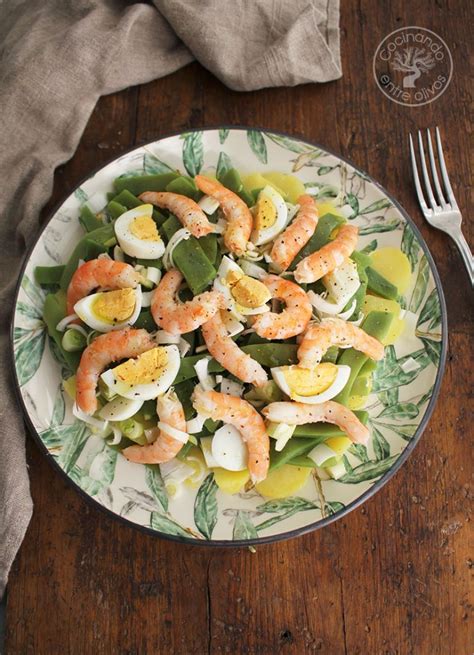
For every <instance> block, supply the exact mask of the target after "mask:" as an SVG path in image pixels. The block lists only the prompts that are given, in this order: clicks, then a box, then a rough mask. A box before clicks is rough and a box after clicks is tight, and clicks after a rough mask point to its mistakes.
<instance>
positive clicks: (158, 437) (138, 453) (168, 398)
mask: <svg viewBox="0 0 474 655" xmlns="http://www.w3.org/2000/svg"><path fill="white" fill-rule="evenodd" d="M156 411H157V414H158V418H159V420H160V422H161V428H158V427H156V428H153V436H154V437H155V440H154V441H153V443H150V444H148V445H146V446H138V445H136V446H129V447H128V448H125V450H123V451H122V453H123V454H124V455H125V457H126V458H127V459H128V460H129V461H130V462H136V463H137V464H163V463H164V462H169V461H170V459H173V457H175V456H176V455H177V454H178V453H179V451H180V450H181V448H182V447H183V442H182V441H180V440H179V439H175V438H174V437H172V436H171V435H170V434H168V433H167V432H166V426H167V425H169V426H170V427H171V428H174V429H175V430H180V431H181V432H186V419H185V416H184V410H183V406H182V404H181V403H180V401H179V399H178V396H177V395H176V393H175V392H174V391H172V390H171V389H170V390H168V391H167V392H166V393H165V394H163V395H162V396H158V398H157V399H156Z"/></svg>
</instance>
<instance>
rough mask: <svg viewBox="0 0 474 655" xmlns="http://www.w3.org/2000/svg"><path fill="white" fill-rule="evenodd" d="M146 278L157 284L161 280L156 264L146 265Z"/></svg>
mask: <svg viewBox="0 0 474 655" xmlns="http://www.w3.org/2000/svg"><path fill="white" fill-rule="evenodd" d="M146 279H147V280H150V282H153V284H158V282H159V281H160V280H161V271H160V269H159V268H156V266H148V267H147V269H146Z"/></svg>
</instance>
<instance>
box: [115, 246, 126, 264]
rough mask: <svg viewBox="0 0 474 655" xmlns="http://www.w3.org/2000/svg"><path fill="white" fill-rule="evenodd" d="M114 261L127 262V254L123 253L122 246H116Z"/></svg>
mask: <svg viewBox="0 0 474 655" xmlns="http://www.w3.org/2000/svg"><path fill="white" fill-rule="evenodd" d="M113 252H114V259H115V261H116V262H124V261H125V253H124V252H123V250H122V248H121V247H120V246H114V251H113Z"/></svg>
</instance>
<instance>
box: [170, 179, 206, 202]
mask: <svg viewBox="0 0 474 655" xmlns="http://www.w3.org/2000/svg"><path fill="white" fill-rule="evenodd" d="M166 191H169V192H170V193H179V194H180V195H182V196H187V197H188V198H192V199H193V200H199V198H200V197H201V196H202V193H201V192H200V191H199V189H198V188H197V186H196V183H195V182H194V180H193V179H192V178H191V177H185V176H184V175H180V177H177V178H176V179H174V180H172V181H171V182H170V183H169V184H167V185H166Z"/></svg>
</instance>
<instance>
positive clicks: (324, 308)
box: [306, 291, 347, 316]
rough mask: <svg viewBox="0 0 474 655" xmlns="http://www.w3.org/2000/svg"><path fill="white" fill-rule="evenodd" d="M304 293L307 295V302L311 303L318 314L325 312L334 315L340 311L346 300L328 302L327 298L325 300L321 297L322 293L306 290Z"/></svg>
mask: <svg viewBox="0 0 474 655" xmlns="http://www.w3.org/2000/svg"><path fill="white" fill-rule="evenodd" d="M306 295H307V296H308V299H309V302H310V303H311V304H312V305H313V307H314V308H315V309H316V311H317V312H318V314H320V315H324V314H327V315H328V316H336V314H339V313H340V312H342V310H343V309H344V307H345V306H346V304H347V302H344V303H334V302H329V300H326V299H325V298H323V297H322V295H320V294H318V293H315V292H314V291H308V293H307V294H306Z"/></svg>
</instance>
